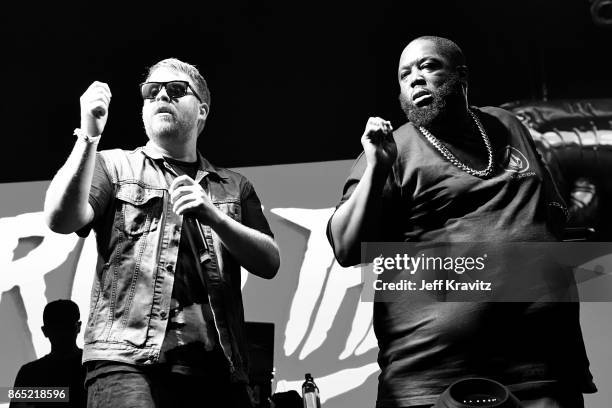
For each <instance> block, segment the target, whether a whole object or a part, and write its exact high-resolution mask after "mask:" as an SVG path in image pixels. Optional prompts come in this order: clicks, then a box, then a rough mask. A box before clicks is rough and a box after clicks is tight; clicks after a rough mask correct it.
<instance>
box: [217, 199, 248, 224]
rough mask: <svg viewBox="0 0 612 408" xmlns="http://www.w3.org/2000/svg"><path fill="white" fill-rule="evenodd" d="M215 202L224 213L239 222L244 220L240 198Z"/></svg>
mask: <svg viewBox="0 0 612 408" xmlns="http://www.w3.org/2000/svg"><path fill="white" fill-rule="evenodd" d="M214 204H215V206H217V208H219V209H220V210H221V211H222V212H223V213H225V214H227V215H229V216H230V217H232V218H233V219H234V220H236V221H238V222H242V207H241V205H240V200H223V201H215V202H214Z"/></svg>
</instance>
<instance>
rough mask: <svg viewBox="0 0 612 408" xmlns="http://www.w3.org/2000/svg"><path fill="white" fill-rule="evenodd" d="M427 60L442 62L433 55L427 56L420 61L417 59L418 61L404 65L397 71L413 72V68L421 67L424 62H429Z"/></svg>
mask: <svg viewBox="0 0 612 408" xmlns="http://www.w3.org/2000/svg"><path fill="white" fill-rule="evenodd" d="M427 60H435V61H442V59H441V58H439V57H436V56H433V55H426V56H424V57H421V58H419V59H417V60H416V61H411V62H409V63H408V64H404V65H401V66H400V67H399V69H398V70H397V71H398V72H403V71H405V70H407V69H408V70H412V67H413V66H415V65H421V64H422V63H423V62H425V61H427Z"/></svg>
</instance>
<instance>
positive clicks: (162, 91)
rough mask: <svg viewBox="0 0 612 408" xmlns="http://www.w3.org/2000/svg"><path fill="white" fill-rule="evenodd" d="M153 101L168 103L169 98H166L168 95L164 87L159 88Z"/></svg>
mask: <svg viewBox="0 0 612 408" xmlns="http://www.w3.org/2000/svg"><path fill="white" fill-rule="evenodd" d="M155 100H156V101H165V102H168V101H170V97H169V96H168V93H166V86H165V85H164V86H162V87H161V89H160V90H159V92H158V93H157V95H156V96H155Z"/></svg>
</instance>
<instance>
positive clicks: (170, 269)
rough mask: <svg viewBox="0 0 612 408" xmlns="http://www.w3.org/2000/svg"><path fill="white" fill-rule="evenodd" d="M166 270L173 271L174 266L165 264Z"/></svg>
mask: <svg viewBox="0 0 612 408" xmlns="http://www.w3.org/2000/svg"><path fill="white" fill-rule="evenodd" d="M166 271H168V273H172V271H174V268H173V267H172V265H166Z"/></svg>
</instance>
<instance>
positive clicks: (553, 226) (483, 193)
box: [328, 36, 595, 408]
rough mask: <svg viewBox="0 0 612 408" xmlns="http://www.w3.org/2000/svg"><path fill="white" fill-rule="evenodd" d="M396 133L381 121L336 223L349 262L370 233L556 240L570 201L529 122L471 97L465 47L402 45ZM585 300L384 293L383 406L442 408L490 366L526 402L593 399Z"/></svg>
mask: <svg viewBox="0 0 612 408" xmlns="http://www.w3.org/2000/svg"><path fill="white" fill-rule="evenodd" d="M398 79H399V84H400V103H401V106H402V108H403V110H404V111H405V113H406V116H407V118H408V120H409V122H408V123H406V124H404V125H403V126H401V127H400V128H399V129H397V130H396V131H393V129H392V127H391V124H390V123H389V122H388V121H386V120H383V119H381V118H377V117H372V118H370V119H369V120H368V122H367V125H366V128H365V132H364V134H363V136H362V137H361V144H362V146H363V153H362V154H361V155H360V157H359V158H358V159H357V161H356V163H355V165H354V166H353V168H352V170H351V174H350V176H349V178H348V180H347V181H346V184H345V185H344V189H343V196H342V199H341V202H340V204H339V205H338V207H337V209H336V211H335V213H334V214H333V216H332V217H331V219H330V221H329V224H328V239H329V242H330V244H331V245H332V247H333V250H334V253H335V256H336V258H337V260H338V262H339V263H340V264H341V265H343V266H349V265H355V264H358V263H360V262H361V258H360V247H361V243H362V242H380V241H393V242H450V243H461V242H489V243H505V242H514V241H516V242H525V241H528V242H531V241H544V242H547V241H554V240H555V239H556V238H557V237H556V235H555V234H556V232H557V229H558V227H559V226H560V225H561V222H562V221H561V220H562V219H564V218H565V215H564V214H565V213H566V209H565V205H564V203H563V201H562V199H561V197H560V196H559V194H558V192H557V190H556V187H555V185H554V183H553V181H552V179H551V178H550V175H549V173H548V172H547V170H546V168H545V167H544V165H543V163H542V162H541V159H540V158H539V157H538V155H537V153H536V151H535V148H534V145H533V142H532V140H531V138H530V135H529V132H528V131H527V129H526V128H524V127H523V126H522V125H521V123H520V122H519V121H518V120H517V119H516V118H515V117H514V116H513V115H511V114H510V113H508V112H506V111H504V110H502V109H499V108H492V107H486V108H477V107H473V106H470V105H469V104H468V100H467V89H468V70H467V66H466V64H465V59H464V56H463V52H462V51H461V49H460V48H459V47H458V46H457V45H456V44H455V43H453V42H452V41H450V40H448V39H445V38H440V37H430V36H428V37H420V38H417V39H415V40H414V41H412V42H410V43H409V44H408V45H407V46H406V48H405V49H404V51H403V52H402V55H401V58H400V62H399V68H398ZM578 319H579V311H578V304H577V303H542V302H540V303H536V302H534V303H519V302H516V303H501V302H499V303H496V302H461V303H459V302H422V299H419V298H414V297H412V296H410V293H404V294H402V296H399V299H395V301H393V302H375V304H374V329H375V333H376V336H377V339H378V344H379V348H380V352H379V358H378V362H379V365H380V368H381V373H380V376H379V386H378V398H377V405H376V406H377V407H380V408H382V407H431V406H432V405H433V404H434V403H435V402H436V400H437V399H438V397H439V395H440V394H441V393H442V392H443V391H444V390H445V389H446V388H447V387H448V386H449V385H450V384H452V383H453V382H455V381H457V380H459V379H462V378H466V377H487V378H491V379H493V380H496V381H499V382H501V383H503V384H505V385H506V386H508V387H509V388H510V390H511V391H513V392H514V393H515V394H516V395H517V396H518V397H519V398H520V399H521V401H522V403H523V406H525V407H568V408H569V407H580V406H583V397H582V393H583V392H594V391H595V386H594V384H593V382H592V376H591V373H590V372H589V368H588V365H589V364H588V360H587V358H586V353H585V348H584V344H583V340H582V333H581V329H580V325H579V320H578Z"/></svg>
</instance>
